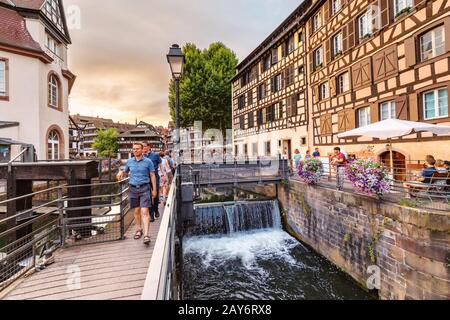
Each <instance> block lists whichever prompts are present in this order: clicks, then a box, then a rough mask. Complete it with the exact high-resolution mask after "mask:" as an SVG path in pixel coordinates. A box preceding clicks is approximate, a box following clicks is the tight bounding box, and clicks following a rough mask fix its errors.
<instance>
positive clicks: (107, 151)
mask: <svg viewBox="0 0 450 320" xmlns="http://www.w3.org/2000/svg"><path fill="white" fill-rule="evenodd" d="M118 136H119V132H118V131H117V129H114V128H110V129H107V130H97V137H96V138H95V139H94V144H93V145H92V147H93V148H94V149H95V150H97V153H98V155H99V156H100V157H109V158H114V157H115V156H116V155H117V152H118V151H119V144H118V143H117V137H118Z"/></svg>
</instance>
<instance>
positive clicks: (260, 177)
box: [180, 158, 290, 188]
mask: <svg viewBox="0 0 450 320" xmlns="http://www.w3.org/2000/svg"><path fill="white" fill-rule="evenodd" d="M180 168H181V174H182V177H183V179H182V182H192V183H193V184H194V186H195V187H196V188H199V187H200V186H210V187H211V186H214V185H223V184H233V185H238V184H241V183H264V182H273V183H275V182H278V181H281V180H283V179H287V178H288V177H289V170H290V167H289V164H288V160H282V159H278V158H270V159H265V160H260V159H248V160H247V161H243V162H239V161H235V162H234V163H233V162H232V163H212V164H198V163H193V164H181V165H180Z"/></svg>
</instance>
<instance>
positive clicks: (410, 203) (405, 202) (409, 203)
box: [398, 198, 420, 208]
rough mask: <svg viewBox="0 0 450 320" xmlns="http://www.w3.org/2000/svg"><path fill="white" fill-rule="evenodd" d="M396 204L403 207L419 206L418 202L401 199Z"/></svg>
mask: <svg viewBox="0 0 450 320" xmlns="http://www.w3.org/2000/svg"><path fill="white" fill-rule="evenodd" d="M398 204H399V205H401V206H403V207H409V208H417V207H418V206H419V204H420V201H418V200H415V199H408V198H402V199H400V201H399V202H398Z"/></svg>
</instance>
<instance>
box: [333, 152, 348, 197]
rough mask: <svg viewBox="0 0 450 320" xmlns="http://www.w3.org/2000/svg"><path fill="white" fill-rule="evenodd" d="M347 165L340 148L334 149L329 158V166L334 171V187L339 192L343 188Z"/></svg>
mask: <svg viewBox="0 0 450 320" xmlns="http://www.w3.org/2000/svg"><path fill="white" fill-rule="evenodd" d="M346 164H347V160H346V159H345V155H344V154H343V153H342V152H341V148H339V147H336V148H334V155H333V157H332V158H331V165H332V166H334V167H335V169H336V187H337V189H338V190H339V191H341V190H342V189H343V188H344V169H345V165H346Z"/></svg>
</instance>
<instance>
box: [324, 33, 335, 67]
mask: <svg viewBox="0 0 450 320" xmlns="http://www.w3.org/2000/svg"><path fill="white" fill-rule="evenodd" d="M332 39H333V38H330V39H328V40H327V41H325V64H329V63H330V61H331V42H332V41H333V40H332Z"/></svg>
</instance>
